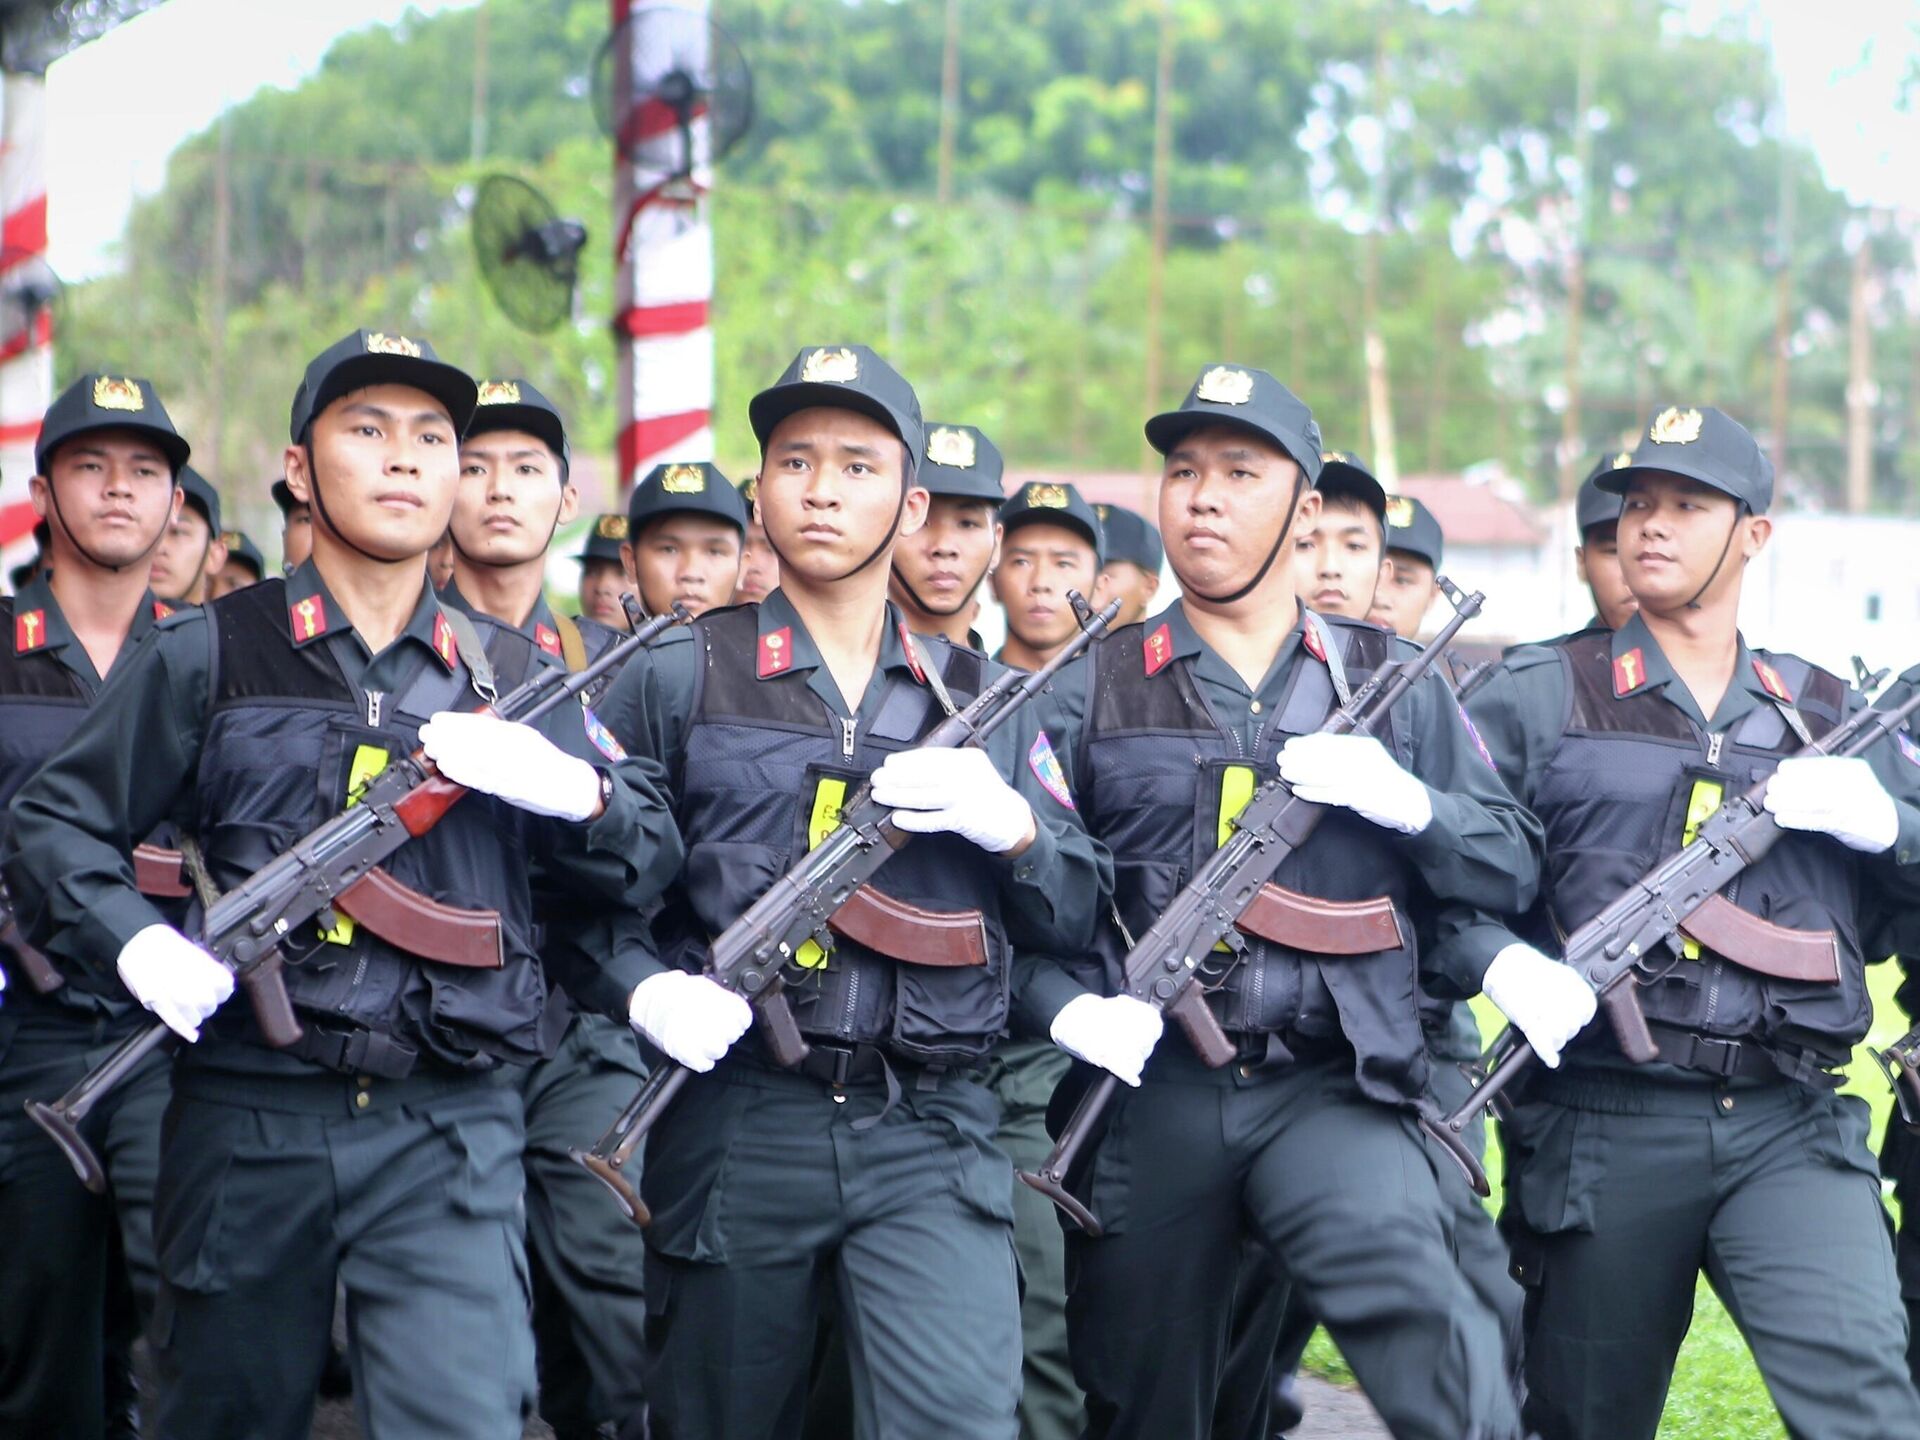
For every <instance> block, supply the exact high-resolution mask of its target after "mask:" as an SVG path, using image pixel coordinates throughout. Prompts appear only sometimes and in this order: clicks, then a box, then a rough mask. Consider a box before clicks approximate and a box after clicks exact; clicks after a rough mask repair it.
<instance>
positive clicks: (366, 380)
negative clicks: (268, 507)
mask: <svg viewBox="0 0 1920 1440" xmlns="http://www.w3.org/2000/svg"><path fill="white" fill-rule="evenodd" d="M369 385H411V386H412V387H413V388H414V389H416V390H424V391H425V392H426V393H427V394H429V395H431V396H433V398H434V399H436V400H438V401H439V402H440V403H441V404H442V405H444V406H446V407H447V414H448V415H450V416H452V417H453V428H454V429H455V430H456V431H458V432H462V433H464V432H465V430H466V428H467V422H468V421H469V420H471V419H472V418H473V407H474V402H475V400H476V398H477V389H476V387H475V385H474V383H473V377H472V376H471V375H469V374H467V372H466V371H464V370H462V369H459V368H458V367H457V366H453V365H449V364H447V363H446V362H445V361H443V360H442V359H441V358H440V357H439V356H438V355H436V354H434V351H433V346H432V344H431V343H429V342H428V341H425V340H416V339H413V338H412V337H410V336H407V335H401V334H397V333H395V332H392V331H385V330H356V331H354V332H353V333H352V334H351V335H347V336H344V337H342V338H341V339H339V340H336V341H334V342H333V344H331V345H329V346H328V347H327V348H326V349H324V350H322V351H321V352H320V353H319V354H318V355H316V356H314V357H313V359H312V360H310V361H308V362H307V373H306V374H305V375H304V376H302V377H301V380H300V388H299V389H298V390H296V391H294V392H293V410H292V413H291V414H290V415H289V417H288V421H287V434H288V435H289V436H290V437H291V438H292V440H293V443H294V444H296V445H301V444H304V443H305V442H306V438H307V429H308V427H309V426H310V425H312V424H313V417H314V416H316V415H318V414H319V413H320V412H321V411H322V410H325V409H326V408H327V406H329V405H331V404H332V403H333V402H334V401H336V400H338V399H339V398H340V397H341V396H342V395H346V394H348V393H350V392H352V391H354V390H364V389H366V388H367V387H368V386H369Z"/></svg>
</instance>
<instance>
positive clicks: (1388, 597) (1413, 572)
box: [1367, 550, 1440, 640]
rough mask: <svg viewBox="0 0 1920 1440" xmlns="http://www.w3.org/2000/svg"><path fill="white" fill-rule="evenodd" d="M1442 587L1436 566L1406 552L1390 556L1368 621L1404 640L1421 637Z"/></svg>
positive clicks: (1374, 595) (1374, 596) (1401, 551)
mask: <svg viewBox="0 0 1920 1440" xmlns="http://www.w3.org/2000/svg"><path fill="white" fill-rule="evenodd" d="M1439 589H1440V586H1439V584H1438V582H1437V581H1436V580H1435V578H1434V573H1433V566H1431V565H1429V564H1428V563H1427V562H1426V561H1424V560H1422V559H1421V558H1420V557H1419V556H1418V555H1414V554H1410V553H1409V552H1408V551H1405V550H1390V551H1388V552H1387V563H1386V564H1385V565H1384V566H1382V567H1381V570H1380V586H1379V588H1378V589H1377V590H1375V591H1374V592H1373V609H1372V610H1370V611H1368V612H1367V618H1368V619H1369V620H1371V621H1373V622H1374V623H1375V624H1376V625H1384V626H1386V627H1387V628H1388V629H1389V630H1391V631H1393V633H1394V634H1396V635H1398V636H1400V637H1401V639H1403V640H1411V639H1412V638H1413V637H1414V636H1416V635H1418V634H1419V633H1420V626H1421V625H1422V624H1423V623H1424V622H1425V621H1426V618H1427V610H1428V609H1429V608H1430V607H1431V606H1432V604H1433V597H1434V595H1435V594H1437V593H1438V592H1439Z"/></svg>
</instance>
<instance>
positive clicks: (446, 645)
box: [433, 612, 460, 670]
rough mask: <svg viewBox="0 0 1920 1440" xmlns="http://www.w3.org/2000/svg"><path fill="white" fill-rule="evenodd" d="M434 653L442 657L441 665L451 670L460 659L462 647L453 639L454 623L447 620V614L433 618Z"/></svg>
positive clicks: (439, 614) (440, 614)
mask: <svg viewBox="0 0 1920 1440" xmlns="http://www.w3.org/2000/svg"><path fill="white" fill-rule="evenodd" d="M433 653H434V654H436V655H438V656H439V657H440V663H441V664H442V665H444V666H446V667H447V669H449V670H451V669H453V667H454V665H455V664H457V663H458V662H459V659H460V646H459V645H458V644H457V643H455V641H454V638H453V622H452V621H451V620H449V619H447V617H446V614H445V612H441V613H438V614H436V615H435V616H434V617H433Z"/></svg>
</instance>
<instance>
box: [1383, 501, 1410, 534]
mask: <svg viewBox="0 0 1920 1440" xmlns="http://www.w3.org/2000/svg"><path fill="white" fill-rule="evenodd" d="M1412 523H1413V501H1411V500H1409V499H1408V498H1407V497H1406V496H1404V495H1390V496H1388V497H1387V524H1388V525H1390V526H1392V527H1393V528H1394V529H1396V530H1404V529H1406V528H1407V526H1409V525H1411V524H1412Z"/></svg>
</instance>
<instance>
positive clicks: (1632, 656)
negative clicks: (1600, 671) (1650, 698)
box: [1613, 645, 1647, 700]
mask: <svg viewBox="0 0 1920 1440" xmlns="http://www.w3.org/2000/svg"><path fill="white" fill-rule="evenodd" d="M1646 683H1647V657H1646V656H1645V655H1644V654H1642V653H1641V650H1640V647H1639V646H1638V645H1636V646H1634V647H1633V649H1631V650H1629V651H1627V653H1626V654H1624V655H1622V656H1621V657H1620V658H1619V659H1618V660H1615V661H1614V662H1613V695H1614V698H1615V699H1616V700H1617V699H1619V698H1620V697H1621V696H1623V695H1631V694H1632V693H1633V692H1634V691H1635V690H1638V689H1639V688H1640V687H1641V686H1642V685H1644V684H1646Z"/></svg>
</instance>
